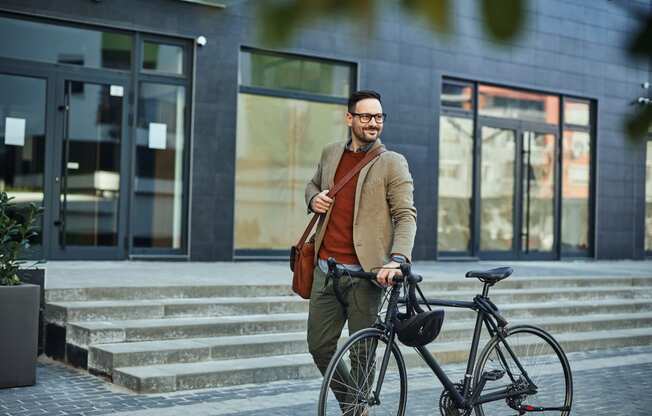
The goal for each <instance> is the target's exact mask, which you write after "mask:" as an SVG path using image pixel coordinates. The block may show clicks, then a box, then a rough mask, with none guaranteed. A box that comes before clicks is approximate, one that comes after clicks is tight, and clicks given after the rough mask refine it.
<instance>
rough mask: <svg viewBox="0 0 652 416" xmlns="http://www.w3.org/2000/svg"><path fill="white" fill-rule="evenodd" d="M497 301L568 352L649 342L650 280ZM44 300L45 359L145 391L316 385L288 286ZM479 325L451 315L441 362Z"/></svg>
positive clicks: (547, 283) (472, 285)
mask: <svg viewBox="0 0 652 416" xmlns="http://www.w3.org/2000/svg"><path fill="white" fill-rule="evenodd" d="M424 277H425V281H424V283H422V285H421V287H422V289H424V292H425V293H426V294H427V295H428V296H429V297H438V298H441V299H456V300H471V299H472V298H473V296H474V295H475V294H477V293H479V292H480V291H481V288H482V286H481V283H479V282H478V281H477V280H476V279H465V278H463V277H460V278H457V279H450V278H447V279H446V280H442V279H438V278H436V277H434V276H431V277H429V276H424ZM490 297H491V299H492V300H493V301H494V303H496V304H497V305H498V306H499V307H500V308H501V311H502V313H503V315H504V316H505V317H506V318H507V319H508V320H509V321H510V325H516V324H518V323H531V324H535V325H538V326H541V327H543V328H545V329H547V330H548V331H549V332H551V333H552V334H553V335H554V336H555V337H556V338H557V339H558V340H559V341H561V343H562V345H563V346H564V348H565V350H566V351H567V352H570V351H577V350H587V349H598V348H612V347H622V346H633V345H650V344H651V343H652V273H651V276H650V277H592V278H589V277H519V276H518V275H513V276H511V277H509V278H508V279H506V280H504V281H502V282H500V283H498V284H497V285H496V286H494V287H493V288H492V289H491V291H490ZM46 302H47V305H46V312H45V319H46V322H47V340H46V353H47V354H48V355H50V356H52V357H54V358H58V359H61V360H64V361H66V362H68V363H71V364H73V365H75V366H79V367H82V368H86V369H88V371H89V372H91V373H93V374H97V375H100V376H103V377H106V378H108V379H109V380H111V381H112V382H113V383H115V384H117V385H120V386H124V387H127V388H129V389H131V390H134V391H136V392H139V393H162V392H173V391H180V390H190V389H201V388H210V387H220V386H227V385H237V384H248V383H264V382H269V381H274V380H283V379H300V378H314V377H318V376H319V373H318V371H317V370H316V368H315V366H314V364H313V362H312V359H311V357H310V355H309V354H308V353H307V345H306V342H305V330H306V320H307V310H308V302H307V301H303V300H301V299H299V298H298V297H296V296H293V295H292V294H291V292H290V289H289V287H288V286H287V285H263V284H255V285H253V284H251V285H246V284H245V285H215V286H163V287H138V288H133V287H129V288H125V287H115V288H107V287H95V288H75V289H49V290H47V291H46ZM473 324H474V315H473V314H472V313H471V312H470V311H467V310H460V309H447V310H446V319H445V321H444V327H443V329H442V331H441V334H440V335H439V337H438V339H437V340H435V341H434V342H433V343H432V344H430V349H431V350H432V351H433V353H434V354H435V357H436V358H437V359H438V360H439V361H440V362H441V363H451V362H462V361H464V360H466V358H467V354H468V348H469V344H470V341H471V337H472V329H473ZM345 335H346V331H345ZM404 351H405V353H406V354H407V357H406V360H407V362H408V363H416V362H417V360H416V359H415V358H416V357H412V355H414V353H413V350H411V349H408V348H405V350H404Z"/></svg>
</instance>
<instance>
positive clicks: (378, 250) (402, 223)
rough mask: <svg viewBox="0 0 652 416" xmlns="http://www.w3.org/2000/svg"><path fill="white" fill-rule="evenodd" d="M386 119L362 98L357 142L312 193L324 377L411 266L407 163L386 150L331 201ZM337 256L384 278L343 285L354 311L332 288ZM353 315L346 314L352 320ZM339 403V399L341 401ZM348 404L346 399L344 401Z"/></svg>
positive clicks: (355, 120)
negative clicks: (345, 334)
mask: <svg viewBox="0 0 652 416" xmlns="http://www.w3.org/2000/svg"><path fill="white" fill-rule="evenodd" d="M385 117H386V115H385V113H383V108H382V104H381V100H380V94H378V93H377V92H375V91H358V92H355V93H353V94H352V95H351V97H350V98H349V102H348V112H347V114H346V124H347V126H348V127H349V128H350V139H349V140H348V141H347V142H344V141H342V142H337V143H333V144H330V145H328V146H326V147H325V148H324V150H323V152H322V155H321V160H320V162H319V165H318V167H317V171H316V173H315V175H314V177H313V178H312V179H311V180H310V181H309V182H308V184H307V186H306V203H307V205H308V207H309V210H310V211H313V212H316V213H318V214H325V215H322V218H321V219H320V222H319V223H318V226H317V232H316V237H315V256H316V258H315V260H316V262H317V265H316V267H315V270H314V282H313V286H312V292H311V295H310V306H309V317H308V347H309V350H310V353H311V354H312V356H313V360H314V361H315V364H316V365H317V367H318V368H319V370H320V371H321V373H322V374H324V372H325V371H326V368H327V367H328V363H329V362H330V360H331V357H332V356H333V354H334V353H335V350H336V348H337V341H338V339H339V338H340V336H341V333H342V328H343V327H344V324H345V323H346V321H347V320H348V327H349V333H350V334H352V333H354V332H356V331H358V330H360V329H363V328H368V327H370V326H371V325H373V323H374V321H375V319H376V315H377V313H378V308H379V305H380V300H381V295H382V289H381V287H379V286H388V285H390V284H391V282H392V277H393V276H394V275H396V274H399V273H400V271H399V270H398V267H399V266H400V264H401V263H403V262H409V261H410V257H411V253H412V247H413V244H414V235H415V233H416V209H415V208H414V204H413V196H412V194H413V182H412V177H411V175H410V172H409V169H408V165H407V161H406V160H405V158H404V157H403V156H401V155H400V154H398V153H395V152H390V151H386V152H384V153H382V154H381V155H380V156H378V157H377V158H376V159H374V160H372V161H371V162H370V163H368V164H367V165H366V166H365V167H364V168H362V170H361V171H360V172H359V173H358V174H357V175H356V176H354V177H353V178H352V179H351V180H350V181H349V182H348V183H347V184H346V185H345V186H344V187H343V188H342V189H341V190H340V191H339V193H338V194H337V196H336V197H335V198H334V199H331V198H329V197H328V196H327V195H326V194H327V193H328V191H329V189H330V188H332V187H333V186H334V185H335V184H336V183H338V182H339V180H341V179H342V178H343V177H344V176H345V175H346V173H347V172H348V171H350V170H351V169H352V168H353V167H354V166H355V165H356V164H357V163H358V162H359V161H360V160H362V158H364V156H365V154H366V152H368V151H371V150H373V149H376V148H377V147H380V146H382V144H381V141H380V134H381V133H382V130H383V125H384V121H385ZM329 257H333V258H334V259H335V260H336V261H337V262H338V263H342V264H345V265H346V267H347V268H349V269H351V270H356V271H360V270H364V271H367V272H369V271H372V270H378V268H379V267H380V270H379V271H378V273H377V277H376V280H377V283H378V285H375V284H374V283H373V282H371V281H368V280H364V279H351V280H348V281H347V282H341V286H342V291H343V295H344V298H345V299H346V302H347V303H348V307H346V308H345V307H344V305H342V304H341V303H340V302H339V301H338V299H337V297H336V295H335V292H334V289H333V282H332V281H331V280H329V281H328V282H326V273H327V271H328V267H327V263H326V260H327V259H328V258H329ZM345 314H346V315H345ZM338 399H339V398H338ZM340 401H341V400H340Z"/></svg>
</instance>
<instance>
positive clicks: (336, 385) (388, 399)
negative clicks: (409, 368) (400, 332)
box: [318, 328, 407, 416]
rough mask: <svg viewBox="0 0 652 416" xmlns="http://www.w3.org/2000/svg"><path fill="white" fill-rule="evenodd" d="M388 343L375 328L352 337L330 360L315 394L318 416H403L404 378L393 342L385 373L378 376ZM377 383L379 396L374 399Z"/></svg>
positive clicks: (401, 361) (404, 401) (405, 395)
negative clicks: (319, 388) (317, 398)
mask: <svg viewBox="0 0 652 416" xmlns="http://www.w3.org/2000/svg"><path fill="white" fill-rule="evenodd" d="M387 347H388V339H387V338H386V337H385V335H384V334H383V332H382V331H381V330H379V329H376V328H369V329H363V330H361V331H358V332H356V333H355V334H353V335H352V336H351V337H350V338H349V340H348V341H347V342H346V343H344V345H342V346H341V347H340V348H339V349H338V350H337V352H336V353H335V355H334V356H333V358H332V359H331V362H330V364H329V365H328V368H327V369H326V373H325V374H324V381H323V382H322V385H321V392H320V394H319V408H318V415H319V416H335V415H347V416H372V415H397V416H403V415H404V414H405V404H406V401H407V375H406V372H405V362H404V361H403V356H402V355H401V351H400V350H399V347H398V345H397V344H396V343H395V342H392V343H391V347H390V354H389V361H388V364H387V371H386V372H385V376H384V378H383V379H382V380H379V373H380V369H381V364H382V361H383V356H384V354H385V351H387ZM379 381H382V386H381V390H380V394H379V395H376V390H377V386H378V383H379Z"/></svg>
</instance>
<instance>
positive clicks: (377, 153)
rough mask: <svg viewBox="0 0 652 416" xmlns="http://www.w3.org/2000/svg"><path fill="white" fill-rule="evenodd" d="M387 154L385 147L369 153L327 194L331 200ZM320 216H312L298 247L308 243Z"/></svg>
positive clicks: (315, 214)
mask: <svg viewBox="0 0 652 416" xmlns="http://www.w3.org/2000/svg"><path fill="white" fill-rule="evenodd" d="M383 152H385V146H380V147H377V148H376V149H374V150H372V151H369V152H367V154H366V155H365V157H364V158H362V160H361V161H359V162H358V164H357V165H355V166H354V167H353V169H351V170H350V171H349V172H348V173H347V174H346V176H344V177H343V178H342V179H341V180H340V181H339V182H338V183H337V184H335V186H334V187H333V189H331V190H330V191H328V194H326V195H327V196H328V197H329V198H333V197H334V196H335V194H337V193H338V192H339V191H340V190H341V189H342V188H344V185H346V184H347V183H348V182H349V181H350V180H351V179H352V178H353V177H354V176H355V175H357V174H358V172H360V171H361V170H362V168H364V167H365V165H367V164H368V163H369V162H371V161H372V160H374V159H375V158H376V157H378V156H380V154H381V153H383ZM319 215H321V214H317V213H314V214H313V216H312V219H311V220H310V223H308V226H307V227H306V230H305V231H304V232H303V234H302V235H301V238H299V241H298V242H297V245H296V246H297V247H298V248H301V247H303V244H304V243H305V242H306V239H307V238H308V235H309V234H310V231H312V229H313V227H314V226H315V223H316V222H317V220H318V219H319Z"/></svg>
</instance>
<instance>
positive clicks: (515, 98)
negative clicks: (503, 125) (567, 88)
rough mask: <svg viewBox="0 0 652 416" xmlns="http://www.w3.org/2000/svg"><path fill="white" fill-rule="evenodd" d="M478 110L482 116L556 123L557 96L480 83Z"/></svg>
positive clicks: (557, 112) (557, 121) (557, 120)
mask: <svg viewBox="0 0 652 416" xmlns="http://www.w3.org/2000/svg"><path fill="white" fill-rule="evenodd" d="M478 112H479V113H480V115H482V116H490V117H504V118H513V119H519V120H525V121H537V122H541V123H549V124H557V123H559V97H557V96H555V95H545V94H537V93H534V92H529V91H522V90H514V89H510V88H502V87H496V86H492V85H482V84H481V85H480V86H479V88H478Z"/></svg>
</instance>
